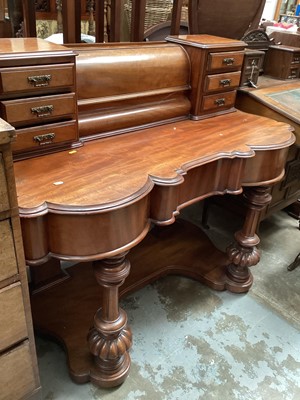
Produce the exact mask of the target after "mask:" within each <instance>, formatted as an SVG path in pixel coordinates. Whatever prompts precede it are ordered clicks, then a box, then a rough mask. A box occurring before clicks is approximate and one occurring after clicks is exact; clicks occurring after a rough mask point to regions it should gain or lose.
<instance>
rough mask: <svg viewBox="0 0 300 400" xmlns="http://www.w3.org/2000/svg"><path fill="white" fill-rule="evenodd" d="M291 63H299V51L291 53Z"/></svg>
mask: <svg viewBox="0 0 300 400" xmlns="http://www.w3.org/2000/svg"><path fill="white" fill-rule="evenodd" d="M292 64H300V53H296V54H294V55H293V59H292Z"/></svg>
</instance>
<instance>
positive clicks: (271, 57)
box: [264, 45, 300, 79]
mask: <svg viewBox="0 0 300 400" xmlns="http://www.w3.org/2000/svg"><path fill="white" fill-rule="evenodd" d="M264 73H265V74H266V75H270V76H271V77H273V78H277V79H297V78H300V48H298V47H291V46H284V45H281V46H279V45H278V46H270V47H269V49H268V51H267V53H266V59H265V63H264Z"/></svg>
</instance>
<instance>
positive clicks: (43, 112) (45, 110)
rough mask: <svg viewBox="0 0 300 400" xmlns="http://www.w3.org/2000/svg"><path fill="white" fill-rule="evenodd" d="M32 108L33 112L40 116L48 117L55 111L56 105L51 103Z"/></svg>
mask: <svg viewBox="0 0 300 400" xmlns="http://www.w3.org/2000/svg"><path fill="white" fill-rule="evenodd" d="M30 110H31V112H32V114H36V116H37V117H38V118H41V117H48V116H49V115H51V113H52V112H53V110H54V106H53V105H52V104H50V105H47V106H41V107H32V108H31V109H30Z"/></svg>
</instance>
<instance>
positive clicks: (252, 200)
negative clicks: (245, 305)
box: [226, 187, 272, 293]
mask: <svg viewBox="0 0 300 400" xmlns="http://www.w3.org/2000/svg"><path fill="white" fill-rule="evenodd" d="M244 199H245V204H246V207H247V212H246V217H245V221H244V225H243V228H242V229H241V230H240V231H238V232H236V233H235V235H234V237H235V240H236V243H233V244H231V245H230V246H229V247H228V248H227V255H228V257H229V261H230V264H229V265H228V267H227V271H226V275H227V278H226V287H227V289H228V290H230V291H231V292H236V293H243V292H247V291H248V290H249V289H250V287H251V285H252V283H253V277H252V274H251V272H250V270H249V267H252V266H253V265H256V264H257V263H258V262H259V260H260V252H259V250H258V249H257V247H256V246H257V245H258V244H259V241H260V240H259V237H258V236H257V234H256V233H255V232H256V230H257V227H258V222H259V216H260V213H261V211H262V210H263V209H264V208H265V207H266V206H267V205H268V204H269V203H270V201H271V199H272V197H271V195H270V188H268V187H257V188H251V189H247V190H246V191H245V193H244Z"/></svg>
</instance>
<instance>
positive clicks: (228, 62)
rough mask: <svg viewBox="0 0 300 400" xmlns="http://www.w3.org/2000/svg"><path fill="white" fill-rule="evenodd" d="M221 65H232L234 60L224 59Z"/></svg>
mask: <svg viewBox="0 0 300 400" xmlns="http://www.w3.org/2000/svg"><path fill="white" fill-rule="evenodd" d="M223 64H226V65H232V64H234V58H224V59H223Z"/></svg>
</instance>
